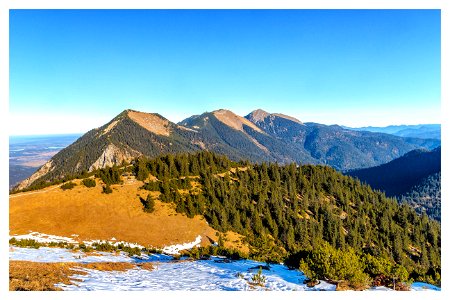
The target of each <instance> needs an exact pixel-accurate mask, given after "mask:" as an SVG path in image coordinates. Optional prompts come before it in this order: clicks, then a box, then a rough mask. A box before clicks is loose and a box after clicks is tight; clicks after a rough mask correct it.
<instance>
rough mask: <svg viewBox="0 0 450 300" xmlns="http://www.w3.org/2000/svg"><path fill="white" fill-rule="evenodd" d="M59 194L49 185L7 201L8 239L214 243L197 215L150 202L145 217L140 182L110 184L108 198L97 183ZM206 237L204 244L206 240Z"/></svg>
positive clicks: (57, 190) (203, 221)
mask: <svg viewBox="0 0 450 300" xmlns="http://www.w3.org/2000/svg"><path fill="white" fill-rule="evenodd" d="M75 182H77V184H78V186H76V187H74V188H73V189H72V190H66V191H63V190H61V189H60V188H58V187H55V186H52V187H48V188H46V189H45V190H41V191H37V192H28V193H20V194H16V195H12V196H10V202H9V204H10V206H9V207H10V209H9V229H10V234H11V235H14V234H26V233H28V232H29V231H37V232H41V233H46V234H53V235H59V236H67V237H70V236H71V235H72V234H77V235H78V240H80V241H81V240H95V239H100V240H110V239H111V238H113V237H114V238H115V239H116V240H117V241H127V242H133V243H138V244H140V245H143V246H153V247H163V246H166V245H171V244H180V243H186V242H191V241H193V240H195V238H196V237H197V236H198V235H201V236H202V245H203V246H206V245H209V244H210V239H212V240H214V241H217V238H216V236H215V233H216V231H215V230H214V229H212V228H211V227H209V226H208V225H207V223H206V221H205V220H204V219H203V217H201V216H196V217H194V218H192V219H190V218H188V217H186V216H184V215H181V214H178V213H176V212H175V210H174V208H173V205H171V204H167V203H162V202H160V201H156V205H155V211H154V212H153V213H150V214H149V213H145V212H144V211H143V210H142V204H141V202H140V200H139V196H142V197H144V198H145V197H146V196H147V193H148V192H147V191H145V190H138V188H139V187H140V186H142V182H135V183H132V184H125V185H112V186H111V187H112V189H113V193H112V194H103V193H102V187H101V184H100V183H99V182H98V180H97V186H96V187H94V188H86V187H85V186H82V185H79V182H80V180H75ZM207 237H209V239H208V238H207Z"/></svg>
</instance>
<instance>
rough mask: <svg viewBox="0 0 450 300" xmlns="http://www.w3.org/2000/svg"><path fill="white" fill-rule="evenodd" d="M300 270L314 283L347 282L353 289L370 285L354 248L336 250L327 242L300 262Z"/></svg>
mask: <svg viewBox="0 0 450 300" xmlns="http://www.w3.org/2000/svg"><path fill="white" fill-rule="evenodd" d="M300 269H301V270H302V271H303V272H304V273H305V275H306V276H308V277H309V278H310V279H312V280H313V281H315V280H317V279H328V280H333V281H338V282H339V281H347V282H348V283H349V285H350V286H351V287H352V288H358V289H359V288H361V287H365V286H368V285H369V283H370V278H369V276H368V275H367V274H366V273H364V265H363V263H362V262H361V260H360V258H359V256H358V255H357V254H356V252H355V250H354V249H353V248H351V247H348V248H347V249H345V250H342V249H335V248H333V247H332V246H331V245H330V244H328V243H327V242H323V243H322V244H321V245H320V246H319V247H317V248H315V249H313V250H311V251H309V252H308V254H307V256H306V258H305V259H302V260H301V261H300Z"/></svg>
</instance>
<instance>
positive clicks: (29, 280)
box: [9, 261, 153, 291]
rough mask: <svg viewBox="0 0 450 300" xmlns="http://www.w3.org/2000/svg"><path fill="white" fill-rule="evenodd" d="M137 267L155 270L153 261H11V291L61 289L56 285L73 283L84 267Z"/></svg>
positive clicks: (105, 268)
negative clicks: (83, 262)
mask: <svg viewBox="0 0 450 300" xmlns="http://www.w3.org/2000/svg"><path fill="white" fill-rule="evenodd" d="M135 267H140V268H141V269H144V270H149V271H151V270H153V265H152V264H151V263H139V264H132V263H128V262H96V263H87V264H80V263H40V262H31V261H10V262H9V290H10V291H60V290H61V289H60V288H58V287H55V284H57V283H64V284H72V283H71V281H76V279H69V277H70V276H73V275H75V274H79V275H85V274H87V273H86V272H85V271H83V270H81V269H80V268H84V269H92V270H98V271H107V272H111V271H119V272H124V271H126V270H129V269H133V268H135Z"/></svg>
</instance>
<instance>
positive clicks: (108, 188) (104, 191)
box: [102, 185, 112, 194]
mask: <svg viewBox="0 0 450 300" xmlns="http://www.w3.org/2000/svg"><path fill="white" fill-rule="evenodd" d="M102 193H104V194H111V193H112V189H111V187H110V186H109V185H106V186H104V187H103V192H102Z"/></svg>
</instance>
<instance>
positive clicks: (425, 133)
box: [344, 124, 441, 140]
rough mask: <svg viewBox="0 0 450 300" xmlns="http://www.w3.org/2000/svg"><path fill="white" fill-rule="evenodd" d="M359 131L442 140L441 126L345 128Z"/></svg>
mask: <svg viewBox="0 0 450 300" xmlns="http://www.w3.org/2000/svg"><path fill="white" fill-rule="evenodd" d="M344 128H346V129H351V130H357V131H370V132H381V133H388V134H392V135H396V136H401V137H414V138H430V139H439V140H440V139H441V124H420V125H390V126H386V127H372V126H369V127H359V128H352V127H344Z"/></svg>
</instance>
